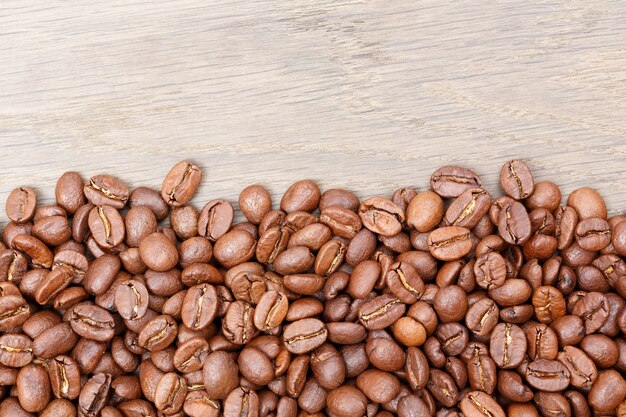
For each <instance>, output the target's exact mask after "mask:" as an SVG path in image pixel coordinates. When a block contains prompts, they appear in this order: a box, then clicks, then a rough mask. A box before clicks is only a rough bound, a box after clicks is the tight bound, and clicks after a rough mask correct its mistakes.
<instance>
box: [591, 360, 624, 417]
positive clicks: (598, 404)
mask: <svg viewBox="0 0 626 417" xmlns="http://www.w3.org/2000/svg"><path fill="white" fill-rule="evenodd" d="M625 397H626V381H624V378H623V377H622V376H621V375H620V374H619V372H617V371H616V370H614V369H609V370H606V371H602V372H600V374H599V375H598V379H597V380H596V382H595V384H593V387H591V390H590V391H589V395H588V397H587V398H588V400H589V405H590V406H591V407H593V409H594V410H596V411H597V412H611V411H614V410H615V409H616V408H617V406H618V405H619V404H620V403H621V402H622V401H624V398H625Z"/></svg>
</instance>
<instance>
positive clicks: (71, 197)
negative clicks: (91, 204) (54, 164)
mask: <svg viewBox="0 0 626 417" xmlns="http://www.w3.org/2000/svg"><path fill="white" fill-rule="evenodd" d="M84 186H85V183H84V181H83V177H81V175H80V174H79V173H78V172H74V171H70V172H65V173H64V174H63V175H61V176H60V177H59V179H58V180H57V183H56V188H55V191H54V194H55V197H56V203H57V204H58V205H59V206H60V207H62V208H63V209H64V210H65V211H67V212H68V213H69V214H74V213H76V211H77V210H78V209H79V208H80V206H82V205H83V204H85V195H84V194H83V187H84Z"/></svg>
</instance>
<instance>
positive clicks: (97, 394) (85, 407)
mask: <svg viewBox="0 0 626 417" xmlns="http://www.w3.org/2000/svg"><path fill="white" fill-rule="evenodd" d="M110 388H111V375H109V374H103V373H99V374H96V375H94V376H93V377H91V378H90V379H89V380H88V381H87V382H86V383H85V385H84V386H83V388H82V390H81V391H80V396H79V397H78V412H79V414H80V415H84V416H86V417H95V416H97V415H98V414H99V413H100V410H102V408H103V407H104V406H105V405H106V402H107V401H108V397H109V390H110Z"/></svg>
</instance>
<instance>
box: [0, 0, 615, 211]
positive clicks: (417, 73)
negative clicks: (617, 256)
mask: <svg viewBox="0 0 626 417" xmlns="http://www.w3.org/2000/svg"><path fill="white" fill-rule="evenodd" d="M0 141H1V143H2V150H1V152H0V201H1V202H4V200H5V199H6V196H7V194H8V192H9V191H10V190H11V189H12V188H14V187H17V186H20V185H29V186H34V187H36V188H37V190H38V194H39V196H40V200H41V201H44V202H47V203H50V202H52V201H53V196H54V184H55V182H56V178H57V177H58V176H59V175H60V174H61V173H62V172H64V171H66V170H78V171H81V172H82V173H83V174H84V176H85V177H86V178H87V177H88V176H89V175H92V174H95V173H101V172H110V173H112V174H114V175H117V176H119V177H120V178H122V179H124V180H125V181H127V182H128V183H129V184H131V185H133V186H136V185H150V186H154V187H157V188H158V187H159V186H160V183H161V179H162V177H163V176H164V175H165V173H166V172H167V171H168V169H169V168H170V166H171V165H172V164H173V163H175V162H176V161H178V160H180V159H184V158H190V159H193V160H194V161H196V162H197V163H198V164H200V165H201V166H202V167H203V169H204V181H203V183H202V187H201V188H200V190H199V192H198V194H197V195H196V197H195V199H194V200H193V201H194V202H195V203H196V205H197V206H201V205H202V204H203V203H204V202H205V201H207V200H208V199H211V198H215V197H226V198H228V199H229V200H231V201H233V202H235V201H236V198H237V195H238V193H239V190H240V189H241V188H243V187H244V186H245V185H247V184H249V183H252V182H261V183H263V184H265V185H266V186H267V187H268V188H270V189H271V191H272V193H273V195H274V196H276V201H277V200H278V196H279V195H280V194H281V193H282V191H283V190H284V189H285V188H286V187H287V185H288V184H289V183H290V182H292V181H294V180H296V179H300V178H307V177H308V178H313V179H316V180H318V181H319V182H320V184H321V185H322V187H323V188H328V187H331V186H334V187H348V188H352V189H356V190H359V194H360V195H361V196H368V195H373V194H389V193H390V192H391V191H392V190H393V189H394V188H396V187H399V186H406V185H416V186H418V187H420V188H423V187H426V186H427V184H428V178H429V176H430V173H431V172H432V171H433V169H435V168H436V167H438V166H439V165H441V164H463V165H466V166H469V167H471V168H473V169H475V170H476V171H477V172H478V173H479V174H480V175H481V176H482V178H483V180H484V183H485V185H486V187H487V188H488V189H489V190H490V191H492V192H497V190H498V186H497V174H498V171H499V168H500V165H501V164H502V163H503V162H504V161H506V160H507V159H510V158H513V157H515V158H523V159H525V160H527V161H528V163H529V165H530V167H531V168H532V170H533V172H534V174H535V176H536V178H537V179H554V180H555V181H556V182H557V183H558V184H559V185H560V186H561V187H562V190H563V191H564V192H565V193H567V192H569V191H571V190H573V189H574V188H576V187H579V186H582V185H593V186H594V187H596V188H598V189H599V190H600V192H601V193H602V195H603V196H604V197H605V198H606V200H607V202H608V204H609V207H610V209H611V211H612V213H617V212H624V207H626V168H625V162H626V3H624V1H623V0H613V1H603V0H567V1H566V0H562V1H559V0H554V1H531V2H525V1H518V0H495V1H494V0H471V1H446V2H442V1H441V0H432V1H431V0H429V1H422V0H419V1H416V0H394V1H382V0H371V1H357V0H347V1H346V0H293V1H262V0H249V1H225V0H213V1H201V0H178V1H148V0H135V1H130V2H129V1H128V0H111V1H100V2H95V1H92V0H71V1H64V2H49V1H41V0H2V1H1V2H0ZM0 211H2V215H1V217H0V220H1V221H5V220H6V216H5V215H4V212H3V210H0Z"/></svg>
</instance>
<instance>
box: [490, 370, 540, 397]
mask: <svg viewBox="0 0 626 417" xmlns="http://www.w3.org/2000/svg"><path fill="white" fill-rule="evenodd" d="M497 388H498V392H499V393H500V394H502V396H504V397H505V398H506V399H508V400H510V401H516V402H527V401H530V400H532V399H533V391H532V390H531V389H530V388H528V387H527V386H526V385H524V383H523V382H522V377H521V375H520V374H518V373H517V372H514V371H500V372H498V385H497Z"/></svg>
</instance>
